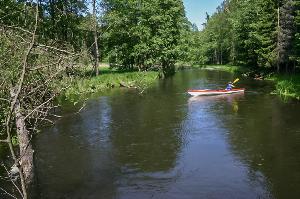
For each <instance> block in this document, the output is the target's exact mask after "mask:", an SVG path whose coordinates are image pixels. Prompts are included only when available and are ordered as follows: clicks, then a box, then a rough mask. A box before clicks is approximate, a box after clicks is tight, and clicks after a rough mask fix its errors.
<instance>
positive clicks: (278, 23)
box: [277, 1, 280, 73]
mask: <svg viewBox="0 0 300 199" xmlns="http://www.w3.org/2000/svg"><path fill="white" fill-rule="evenodd" d="M279 6H280V5H279V1H278V9H277V73H279V72H280V54H279V50H280V49H279V35H280V7H279Z"/></svg>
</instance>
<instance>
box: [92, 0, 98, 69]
mask: <svg viewBox="0 0 300 199" xmlns="http://www.w3.org/2000/svg"><path fill="white" fill-rule="evenodd" d="M93 16H94V42H95V66H94V69H95V73H96V75H99V69H98V67H99V50H98V33H97V15H96V0H93Z"/></svg>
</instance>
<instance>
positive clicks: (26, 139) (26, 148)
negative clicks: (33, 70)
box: [11, 91, 34, 186]
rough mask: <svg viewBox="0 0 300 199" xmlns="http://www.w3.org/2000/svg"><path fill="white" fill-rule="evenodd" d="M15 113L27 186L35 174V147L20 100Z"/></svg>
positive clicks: (20, 161)
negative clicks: (33, 146) (32, 143)
mask: <svg viewBox="0 0 300 199" xmlns="http://www.w3.org/2000/svg"><path fill="white" fill-rule="evenodd" d="M15 95H16V92H15V91H14V92H12V95H11V97H12V99H13V98H14V97H15ZM14 113H15V117H16V121H15V122H16V127H17V135H18V141H19V148H20V157H19V164H20V166H21V168H22V171H23V174H24V180H25V184H26V185H27V186H29V185H31V183H32V182H33V176H34V166H33V149H32V145H31V143H30V140H31V139H30V133H29V131H28V130H27V128H26V124H25V118H24V115H23V114H22V112H21V106H20V103H19V100H17V101H16V103H15V107H14Z"/></svg>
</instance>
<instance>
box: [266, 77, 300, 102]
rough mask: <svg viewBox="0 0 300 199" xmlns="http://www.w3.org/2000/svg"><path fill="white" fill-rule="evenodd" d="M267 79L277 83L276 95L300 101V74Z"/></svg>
mask: <svg viewBox="0 0 300 199" xmlns="http://www.w3.org/2000/svg"><path fill="white" fill-rule="evenodd" d="M267 79H268V80H272V81H274V82H275V84H276V90H275V91H274V93H276V94H278V95H280V96H281V97H285V98H286V97H288V98H296V99H298V100H300V74H292V75H273V76H271V77H270V78H267Z"/></svg>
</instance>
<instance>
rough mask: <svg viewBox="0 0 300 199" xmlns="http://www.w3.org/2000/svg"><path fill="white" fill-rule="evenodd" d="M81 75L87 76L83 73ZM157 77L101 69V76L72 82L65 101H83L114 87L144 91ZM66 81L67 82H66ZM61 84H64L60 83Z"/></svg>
mask: <svg viewBox="0 0 300 199" xmlns="http://www.w3.org/2000/svg"><path fill="white" fill-rule="evenodd" d="M83 74H87V73H86V72H84V73H83ZM157 77H158V73H157V72H153V71H152V72H151V71H148V72H132V71H131V72H126V71H124V72H123V71H118V70H112V69H102V75H100V76H95V77H88V76H82V77H81V78H76V79H74V80H73V83H72V84H71V86H70V87H69V88H68V89H67V90H66V91H65V92H64V96H65V99H66V100H67V101H74V100H77V99H78V98H80V99H83V98H85V97H87V96H89V95H91V94H93V93H99V92H104V91H107V90H109V89H112V88H114V87H120V85H125V86H128V87H133V88H137V89H139V90H144V89H146V88H148V87H149V86H150V85H151V84H153V83H154V82H155V81H156V80H157ZM67 81H68V80H67ZM62 84H64V83H63V82H62Z"/></svg>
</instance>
